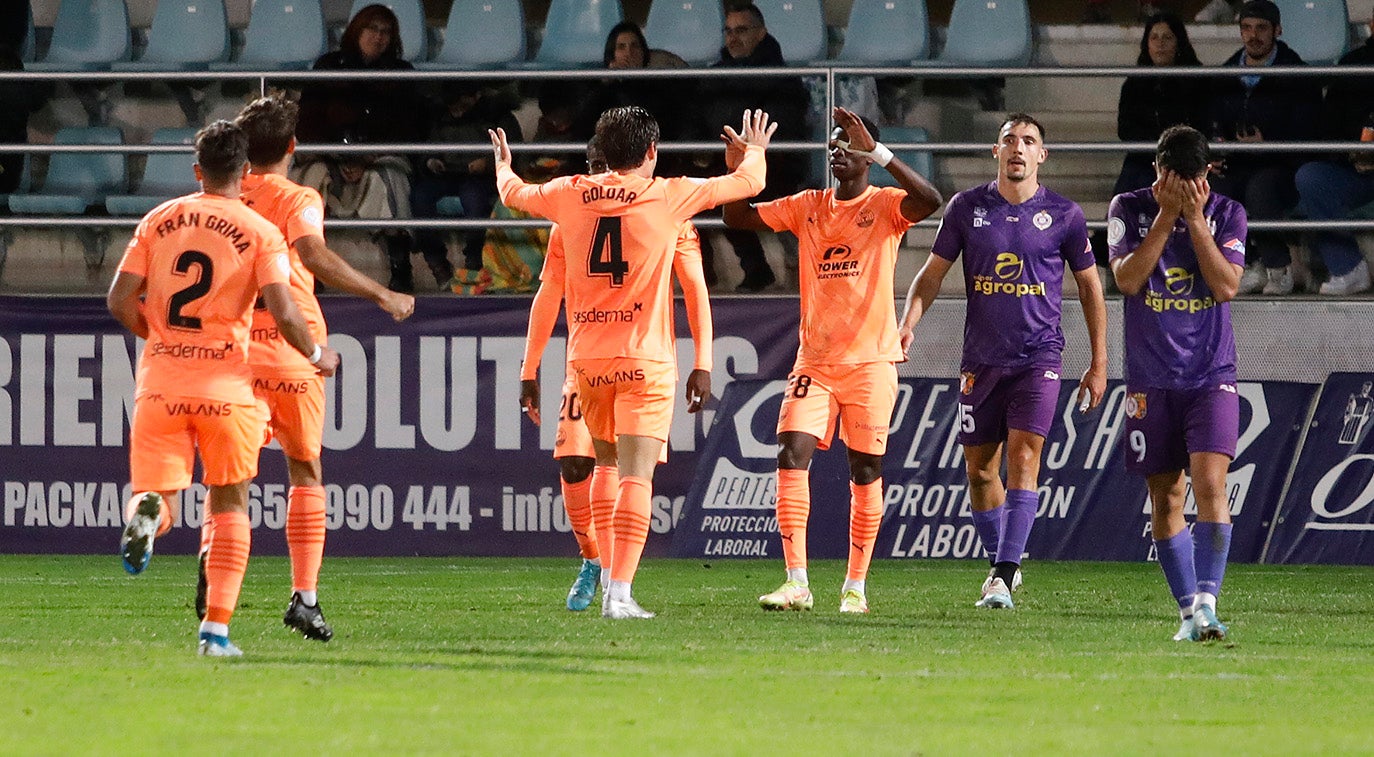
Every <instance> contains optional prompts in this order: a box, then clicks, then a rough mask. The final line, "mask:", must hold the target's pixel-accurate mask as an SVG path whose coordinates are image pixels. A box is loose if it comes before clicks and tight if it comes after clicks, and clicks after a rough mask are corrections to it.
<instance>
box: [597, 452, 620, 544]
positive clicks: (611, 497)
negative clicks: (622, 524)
mask: <svg viewBox="0 0 1374 757" xmlns="http://www.w3.org/2000/svg"><path fill="white" fill-rule="evenodd" d="M619 495H620V469H619V468H617V467H615V466H614V465H598V466H596V467H595V468H594V469H592V486H591V500H592V523H593V526H592V527H593V528H594V529H596V533H598V534H600V535H601V538H600V539H598V540H597V543H596V548H597V549H598V550H599V551H600V552H601V564H602V565H606V566H609V565H610V564H611V559H612V558H613V556H614V554H615V527H614V524H615V500H616V497H618V496H619Z"/></svg>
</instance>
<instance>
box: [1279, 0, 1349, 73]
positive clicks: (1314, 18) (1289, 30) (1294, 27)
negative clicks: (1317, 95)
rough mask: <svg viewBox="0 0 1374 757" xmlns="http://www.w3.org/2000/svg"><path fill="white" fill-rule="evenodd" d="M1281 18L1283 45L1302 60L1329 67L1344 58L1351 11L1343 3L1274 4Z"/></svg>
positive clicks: (1296, 0)
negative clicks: (1286, 44)
mask: <svg viewBox="0 0 1374 757" xmlns="http://www.w3.org/2000/svg"><path fill="white" fill-rule="evenodd" d="M1274 4H1275V5H1277V6H1279V13H1280V14H1281V16H1282V18H1283V41H1284V42H1287V43H1288V46H1289V47H1291V48H1293V49H1294V50H1296V51H1297V53H1298V55H1301V56H1302V59H1303V60H1305V61H1307V62H1308V63H1311V64H1312V65H1318V66H1323V65H1325V66H1329V65H1331V64H1332V63H1335V62H1336V61H1337V60H1339V59H1340V57H1341V56H1342V55H1344V54H1345V51H1346V48H1347V46H1348V43H1349V41H1350V11H1349V10H1348V9H1347V8H1346V4H1345V0H1274Z"/></svg>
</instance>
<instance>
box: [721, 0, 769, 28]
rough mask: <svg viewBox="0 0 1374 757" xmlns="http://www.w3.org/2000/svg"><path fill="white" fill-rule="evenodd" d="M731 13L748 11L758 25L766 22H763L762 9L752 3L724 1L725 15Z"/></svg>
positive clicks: (763, 24)
mask: <svg viewBox="0 0 1374 757" xmlns="http://www.w3.org/2000/svg"><path fill="white" fill-rule="evenodd" d="M731 13H748V14H749V15H750V16H751V17H753V19H754V22H755V23H757V24H758V25H759V26H767V24H765V23H764V22H763V11H761V10H759V7H758V6H757V5H754V4H753V3H744V2H737V3H726V4H725V15H727V16H728V15H730V14H731Z"/></svg>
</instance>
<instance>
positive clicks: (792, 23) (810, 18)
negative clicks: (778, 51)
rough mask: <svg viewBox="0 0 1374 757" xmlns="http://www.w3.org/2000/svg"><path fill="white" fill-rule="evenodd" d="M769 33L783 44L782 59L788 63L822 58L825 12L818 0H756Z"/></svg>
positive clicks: (806, 61) (824, 43)
mask: <svg viewBox="0 0 1374 757" xmlns="http://www.w3.org/2000/svg"><path fill="white" fill-rule="evenodd" d="M754 5H757V6H758V8H759V10H760V11H763V21H764V23H765V24H766V25H767V26H768V33H769V34H771V35H773V38H774V39H776V40H777V41H778V44H779V45H782V59H783V60H785V61H787V62H788V63H789V64H791V65H805V64H807V63H810V62H812V61H818V60H824V59H825V57H826V49H825V45H826V42H825V11H824V10H823V9H822V8H821V0H755V3H754Z"/></svg>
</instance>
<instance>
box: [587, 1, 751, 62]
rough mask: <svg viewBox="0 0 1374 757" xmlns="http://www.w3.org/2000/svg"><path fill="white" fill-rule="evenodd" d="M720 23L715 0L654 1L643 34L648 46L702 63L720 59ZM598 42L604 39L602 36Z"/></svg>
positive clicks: (721, 33)
mask: <svg viewBox="0 0 1374 757" xmlns="http://www.w3.org/2000/svg"><path fill="white" fill-rule="evenodd" d="M765 18H767V17H766V16H765ZM723 26H725V16H724V15H723V14H722V12H721V7H720V3H719V2H717V0H654V2H653V5H650V6H649V20H648V21H647V22H645V24H644V37H645V38H646V39H648V40H649V47H651V48H654V49H657V50H667V51H668V52H670V53H674V54H675V55H677V56H678V57H680V58H682V59H683V60H685V61H687V62H688V63H689V64H692V65H702V64H706V63H713V62H715V61H717V60H720V48H721V44H722V40H723V32H722V31H721V28H722V27H723ZM601 41H602V42H603V43H604V42H605V41H606V37H605V35H602V37H601Z"/></svg>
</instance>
